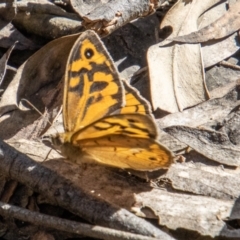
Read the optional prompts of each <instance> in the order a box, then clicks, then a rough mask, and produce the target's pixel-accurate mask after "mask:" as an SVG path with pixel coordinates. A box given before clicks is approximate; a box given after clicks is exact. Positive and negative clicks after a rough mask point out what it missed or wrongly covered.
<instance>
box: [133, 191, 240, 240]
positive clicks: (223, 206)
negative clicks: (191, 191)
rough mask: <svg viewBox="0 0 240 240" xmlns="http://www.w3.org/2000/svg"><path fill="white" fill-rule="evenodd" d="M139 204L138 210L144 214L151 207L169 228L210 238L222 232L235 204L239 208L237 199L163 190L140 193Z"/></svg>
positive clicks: (160, 220) (160, 221) (137, 197)
mask: <svg viewBox="0 0 240 240" xmlns="http://www.w3.org/2000/svg"><path fill="white" fill-rule="evenodd" d="M234 204H235V206H234ZM136 205H137V206H136V207H135V208H134V210H135V211H136V212H137V211H140V212H141V210H142V211H143V213H144V210H148V209H151V210H152V211H153V213H154V214H155V215H156V217H159V224H161V225H165V226H167V227H168V228H170V229H177V228H183V229H188V230H192V231H196V232H198V233H200V234H201V235H205V236H206V235H209V236H211V237H216V236H220V235H221V231H222V229H223V228H224V226H225V222H224V220H225V219H227V218H228V217H229V216H231V211H232V210H233V207H240V206H239V203H238V202H237V201H236V202H235V201H234V200H219V199H214V198H209V197H204V196H193V195H188V194H180V193H179V194H177V193H170V192H166V191H163V190H160V189H153V190H152V191H151V193H149V192H143V193H139V194H137V195H136Z"/></svg>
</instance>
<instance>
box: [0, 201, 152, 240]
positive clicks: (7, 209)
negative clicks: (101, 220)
mask: <svg viewBox="0 0 240 240" xmlns="http://www.w3.org/2000/svg"><path fill="white" fill-rule="evenodd" d="M0 215H1V216H4V217H14V218H17V219H19V220H22V221H24V222H29V223H32V224H34V225H39V226H42V227H46V228H53V229H55V230H60V231H65V232H69V233H75V234H80V235H84V236H88V237H93V238H100V239H110V240H111V239H116V240H125V239H128V240H147V239H149V240H156V238H151V237H144V236H141V235H138V234H133V233H128V232H123V231H118V230H113V229H109V228H105V227H100V226H93V225H89V224H84V223H79V222H74V221H69V220H66V219H61V218H58V217H53V216H49V215H46V214H41V213H38V212H33V211H29V210H27V209H24V208H20V207H16V206H13V205H10V204H6V203H3V202H0Z"/></svg>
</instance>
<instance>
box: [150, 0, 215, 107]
mask: <svg viewBox="0 0 240 240" xmlns="http://www.w3.org/2000/svg"><path fill="white" fill-rule="evenodd" d="M216 2H218V1H216V0H212V1H196V0H194V1H191V2H188V3H186V2H185V1H178V2H177V3H176V4H175V5H174V6H173V7H172V8H171V10H170V11H169V12H168V13H167V14H166V16H165V18H164V20H163V22H162V24H161V28H163V27H166V26H171V27H172V28H173V32H172V35H171V37H174V36H176V35H183V34H185V33H189V32H192V31H195V30H197V19H198V17H199V16H200V15H201V14H202V13H203V12H204V11H205V10H206V9H208V8H209V7H210V6H212V5H214V4H215V3H216ZM168 44H169V41H163V42H161V43H160V44H156V45H154V46H152V47H150V49H149V51H148V54H147V59H148V64H149V75H150V84H151V95H152V105H153V108H154V110H156V109H157V108H160V109H162V110H164V111H167V112H178V111H182V110H183V109H184V108H187V107H190V106H193V105H196V104H198V103H200V102H202V101H205V100H207V99H208V92H207V89H206V86H205V82H204V71H203V65H202V59H201V52H200V45H189V44H184V45H179V44H175V45H168Z"/></svg>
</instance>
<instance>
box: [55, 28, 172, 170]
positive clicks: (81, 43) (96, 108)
mask: <svg viewBox="0 0 240 240" xmlns="http://www.w3.org/2000/svg"><path fill="white" fill-rule="evenodd" d="M149 114H150V108H149V106H148V104H147V102H146V101H145V100H144V99H143V98H142V97H140V95H139V94H138V92H136V91H135V90H133V88H132V87H131V86H130V85H129V84H128V83H126V82H124V81H122V80H120V78H119V76H118V72H117V70H116V68H115V66H114V63H113V60H112V59H111V57H110V56H109V54H108V52H107V50H106V49H105V47H104V45H103V44H102V42H101V40H100V39H99V38H98V36H97V35H96V34H95V33H94V32H93V31H86V32H85V33H83V34H82V35H81V36H80V37H79V38H78V40H77V41H76V42H75V44H74V46H73V48H72V50H71V52H70V55H69V58H68V62H67V70H66V74H65V86H64V102H63V120H64V129H65V133H62V134H57V135H56V136H54V137H53V138H52V142H53V144H54V145H55V146H56V147H57V148H59V149H60V150H61V152H62V153H63V155H65V156H67V157H68V158H69V159H71V160H73V161H77V162H78V161H81V158H83V156H88V157H89V158H91V159H93V160H95V161H97V162H99V163H101V164H105V165H108V166H113V167H119V168H130V169H135V170H149V171H152V170H156V169H159V168H164V167H168V166H169V165H170V164H171V162H172V154H171V152H170V151H169V150H168V149H167V148H166V147H164V146H163V145H161V144H160V143H159V142H157V140H156V139H157V128H156V125H155V123H154V121H153V118H152V117H151V116H150V115H149Z"/></svg>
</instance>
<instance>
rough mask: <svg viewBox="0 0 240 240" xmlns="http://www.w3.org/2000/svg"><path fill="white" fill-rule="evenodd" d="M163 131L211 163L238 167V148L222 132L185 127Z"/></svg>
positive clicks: (169, 128) (175, 127) (239, 160)
mask: <svg viewBox="0 0 240 240" xmlns="http://www.w3.org/2000/svg"><path fill="white" fill-rule="evenodd" d="M164 130H165V131H166V132H167V133H169V134H170V135H172V136H174V137H175V138H177V139H178V140H179V141H181V142H184V143H185V144H187V145H188V146H190V147H191V148H193V149H194V150H196V151H197V152H199V153H201V154H202V155H203V156H206V157H207V158H209V159H211V160H213V161H216V162H218V163H221V164H226V165H228V166H234V167H239V166H240V147H239V146H236V145H234V144H233V143H232V142H231V141H230V140H229V138H228V135H227V134H225V133H223V132H217V131H214V130H210V129H209V130H207V129H196V128H191V127H186V126H172V127H167V128H165V129H164Z"/></svg>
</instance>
